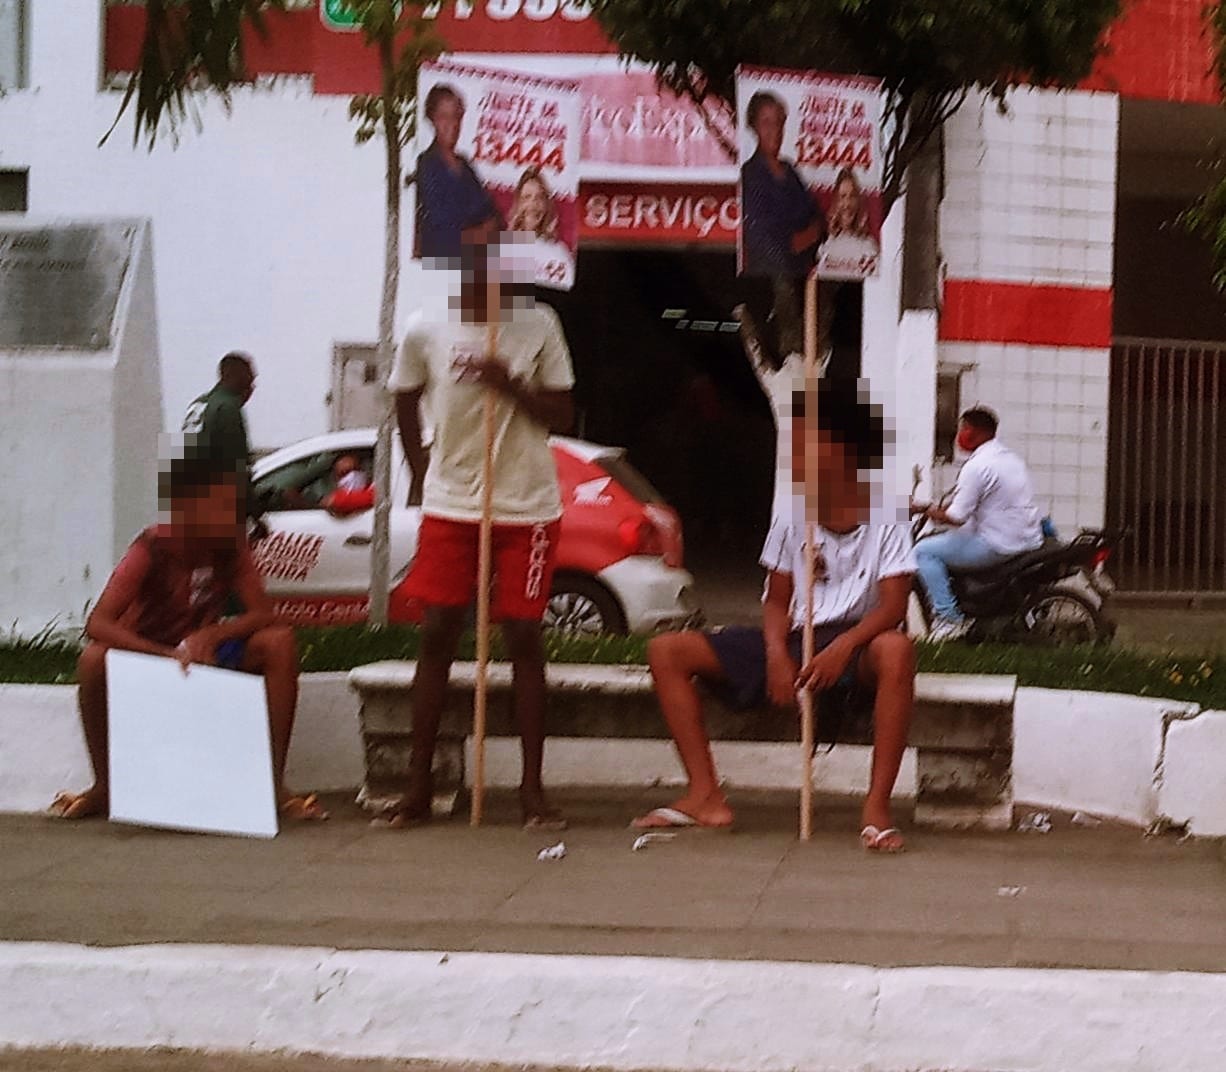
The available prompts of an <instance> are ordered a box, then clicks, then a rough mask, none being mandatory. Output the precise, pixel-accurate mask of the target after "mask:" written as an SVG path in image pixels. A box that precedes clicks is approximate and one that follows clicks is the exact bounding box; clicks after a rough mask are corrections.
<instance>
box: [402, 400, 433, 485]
mask: <svg viewBox="0 0 1226 1072" xmlns="http://www.w3.org/2000/svg"><path fill="white" fill-rule="evenodd" d="M424 390H425V388H423V387H418V388H417V389H416V390H413V391H398V392H397V393H396V423H397V425H398V426H399V427H400V442H401V443H402V444H403V445H404V457H405V460H406V461H407V462H408V463H409V476H410V481H409V505H410V506H416V505H418V504H419V503H420V502H421V496H422V489H423V488H424V487H425V483H426V465H427V462H428V460H429V459H428V457H427V454H426V448H425V447H423V446H422V444H421V396H422V392H423V391H424Z"/></svg>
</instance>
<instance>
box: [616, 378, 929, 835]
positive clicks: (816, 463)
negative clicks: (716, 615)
mask: <svg viewBox="0 0 1226 1072" xmlns="http://www.w3.org/2000/svg"><path fill="white" fill-rule="evenodd" d="M805 403H806V399H805V395H804V393H803V392H797V393H796V394H795V395H794V396H793V401H792V429H791V431H792V448H791V470H792V471H791V474H790V475H791V479H792V483H793V492H794V494H793V500H792V503H793V505H792V510H791V514H792V516H790V517H789V516H776V517H775V518H774V519H773V520H772V524H771V528H770V532H769V534H768V535H767V538H766V544H765V546H764V548H763V551H762V558H761V562H762V565H763V566H764V567H765V568H766V570H767V578H766V589H765V592H764V594H763V597H762V628H760V629H758V628H746V627H729V628H725V629H717V630H714V631H711V632H697V631H689V632H682V633H670V634H665V635H663V636H659V637H656V638H655V639H654V640H652V642H651V644H650V647H649V649H648V653H649V661H650V664H651V674H652V678H653V680H654V682H655V687H656V692H657V695H658V696H659V698H660V707H661V709H662V711H663V713H664V719H665V721H666V722H667V723H668V728H669V730H670V731H671V733H672V735H673V740H674V741H675V742H676V746H677V751H678V753H679V755H680V758H681V762H682V764H683V765H684V767H685V772H686V777H687V779H688V783H689V784H688V788H687V791H686V793H685V795H684V796H683V797H681V799H680V800H678V801H676V802H675V803H674V804H672V805H671V806H669V807H667V808H656V809H655V810H654V811H651V812H648V813H647V814H646V815H644V816H641V817H640V818H638V819H636V820H635V821H634V823H633V824H632V825H633V826H634V827H636V828H637V829H642V830H653V829H661V828H667V827H693V826H697V827H706V828H727V827H731V826H732V824H733V813H732V809H731V807H730V806H729V804H728V800H727V798H726V797H725V796H724V793H723V791H722V790H721V788H720V785H719V779H718V775H717V774H716V770H715V761H714V758H713V756H712V754H711V745H710V741H709V740H708V737H707V733H706V729H705V726H704V724H703V716H702V702H701V698H700V694H699V688H698V682H700V681H701V682H702V683H703V684H705V685H706V686H707V687H708V688H709V689H710V690H711V691H712V692H714V693H715V694H716V695H718V696H719V697H720V698H721V699H722V700H724V702H725V703H727V704H728V705H729V706H731V707H733V708H735V709H737V710H747V709H751V708H754V707H760V706H762V705H763V704H765V703H767V702H769V703H771V704H773V705H775V706H778V707H796V706H797V693H798V691H799V690H800V689H809V690H810V691H812V692H814V693H828V694H830V699H829V701H828V702H829V703H830V704H835V703H844V704H848V705H851V706H852V707H855V706H859V705H863V706H868V705H871V708H872V715H873V764H872V776H871V781H870V784H869V789H868V796H867V798H866V800H865V802H864V809H863V813H862V817H861V823H862V827H863V829H862V830H861V833H860V841H861V844H862V845H863V846H864V848H865V849H866V850H868V851H870V852H886V853H892V852H900V851H901V850H902V848H903V837H902V834H901V833H900V832H899V831H898V830H897V829H896V828H895V827H894V826H893V824H892V820H891V818H890V794H891V792H892V791H893V788H894V782H895V779H896V778H897V777H898V768H899V764H900V763H901V761H902V755H903V750H904V749H905V747H906V744H907V729H908V726H909V724H910V721H911V710H912V705H913V701H914V692H915V651H914V648H913V646H912V643H911V641H910V639H908V637H907V636H906V634H905V633H904V632H902V631H901V630H900V626H901V625H902V623H903V621H904V618H905V616H906V611H907V601H908V598H909V595H910V592H911V582H912V575H913V574H914V573H915V568H916V567H915V555H914V551H913V549H912V546H911V537H910V532H909V530H908V528H907V526H906V525H903V524H877V523H870V510H871V507H872V499H873V484H874V481H879V480H880V475H879V471H880V469H881V465H882V458H883V453H884V447H885V432H884V428H883V425H882V421H881V418H880V416H879V413H878V412H877V411H876V409H875V407H873V406H871V405H870V404H869V403H868V402H867V401H865V400H864V399H863V397H862V393H861V388H860V386H859V383H858V382H857V381H855V380H844V381H832V380H821V381H819V386H818V390H817V413H816V414H812V415H809V416H806V413H805ZM806 531H809V532H811V533H812V534H813V537H814V547H815V552H816V553H815V556H814V559H815V562H814V585H813V625H814V641H815V651H816V653H817V654H816V655H815V656H814V658H813V659H812V661H811V662H809V663H808V665H806V666H801V665H800V660H801V642H802V636H803V628H804V616H805V611H806V602H807V601H806V599H805V594H804V591H803V585H804V576H805V533H806Z"/></svg>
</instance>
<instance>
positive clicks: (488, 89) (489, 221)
mask: <svg viewBox="0 0 1226 1072" xmlns="http://www.w3.org/2000/svg"><path fill="white" fill-rule="evenodd" d="M417 108H418V117H417V142H418V148H419V152H418V156H417V170H416V175H417V183H416V185H417V219H416V232H415V236H414V255H415V256H417V257H420V258H421V259H422V261H423V262H424V263H425V264H426V265H427V266H430V267H456V266H458V264H459V260H460V254H461V250H462V249H463V246H464V244H465V243H466V242H474V241H478V242H479V241H483V240H490V239H495V238H497V237H498V236H499V235H500V234H501V235H502V240H503V241H504V243H514V244H518V243H521V242H522V243H523V253H522V255H520V254H519V253H518V252H517V253H515V254H514V255H513V256H514V258H515V259H517V260H519V261H520V263H521V264H522V265H523V266H524V268H525V274H527V272H528V271H529V270H531V268H532V267H533V265H534V266H535V279H536V282H537V284H538V285H540V286H545V287H552V288H554V289H556V290H570V289H571V287H573V286H574V282H575V254H576V249H577V247H578V242H579V207H578V195H579V153H580V146H581V142H582V128H581V118H582V110H583V106H582V95H581V92H580V86H579V83H578V82H575V81H570V80H566V79H557V78H544V77H539V76H537V75H529V74H520V73H516V72H512V71H500V70H495V69H487V68H481V67H471V66H466V65H460V64H455V63H448V62H438V63H432V64H428V65H426V66H425V67H423V68H422V70H421V74H420V76H419V81H418V88H417Z"/></svg>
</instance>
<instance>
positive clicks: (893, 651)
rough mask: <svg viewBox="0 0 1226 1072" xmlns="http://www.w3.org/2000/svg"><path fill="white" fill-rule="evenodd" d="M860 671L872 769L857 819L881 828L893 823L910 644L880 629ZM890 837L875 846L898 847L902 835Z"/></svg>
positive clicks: (910, 696) (906, 721) (908, 698)
mask: <svg viewBox="0 0 1226 1072" xmlns="http://www.w3.org/2000/svg"><path fill="white" fill-rule="evenodd" d="M860 673H861V676H862V678H864V679H865V680H866V681H867V683H869V684H871V685H872V686H873V687H874V688H875V689H876V692H877V697H876V701H875V702H874V704H873V770H872V775H871V777H870V779H869V786H868V796H867V797H866V798H865V801H864V811H863V814H862V816H861V821H862V824H863V825H864V826H875V827H877V829H878V830H886V829H889V828H890V827H891V826H893V822H892V820H891V818H890V794H891V793H893V791H894V783H895V782H896V781H897V779H898V768H899V767H900V766H901V764H902V756H903V752H904V751H905V750H906V747H907V733H908V730H909V729H910V727H911V711H912V709H913V707H914V705H915V645H914V644H912V643H911V640H910V639H909V638H908V637H907V636H906V635H905V634H903V633H899V632H890V633H882V634H881V635H879V636H877V637H875V638H874V639H873V640H872V641H871V642H870V643H869V645H868V647H867V648H866V649H865V651H864V655H863V656H862V658H861V660H860ZM894 840H895V841H896V842H897V844H893V843H891V844H885V845H882V846H881V848H884V849H897V848H901V847H902V838H901V837H898V838H896V839H894Z"/></svg>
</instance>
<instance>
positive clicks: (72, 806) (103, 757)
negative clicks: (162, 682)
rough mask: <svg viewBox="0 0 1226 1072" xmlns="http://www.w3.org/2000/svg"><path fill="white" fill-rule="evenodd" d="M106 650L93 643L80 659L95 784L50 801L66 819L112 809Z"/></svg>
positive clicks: (80, 700)
mask: <svg viewBox="0 0 1226 1072" xmlns="http://www.w3.org/2000/svg"><path fill="white" fill-rule="evenodd" d="M106 652H107V649H106V648H105V647H103V646H102V645H101V644H97V643H91V644H89V645H88V646H87V647H86V649H85V650H84V651H83V652H81V657H80V659H78V660H77V681H78V682H79V685H78V686H77V705H78V707H79V708H80V711H81V730H82V732H83V733H84V735H85V747H86V749H87V750H88V751H89V762H90V765H91V766H92V767H93V770H94V784H93V785H91V786H90V787H89V788H88V789H86V790H85V792H83V793H78V794H75V795H74V794H72V793H61V794H60V795H59V796H58V797H56V799H55V801H54V803H52V805H51V810H52V811H53V812H54V814H56V815H58V816H60V817H61V818H64V819H88V818H90V817H91V816H95V815H105V814H106V813H107V812H108V811H109V810H110V804H111V800H110V793H111V790H110V764H109V753H108V751H107V739H108V738H107V710H106Z"/></svg>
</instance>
